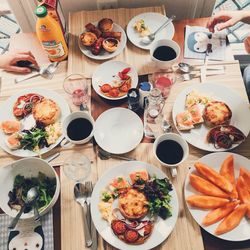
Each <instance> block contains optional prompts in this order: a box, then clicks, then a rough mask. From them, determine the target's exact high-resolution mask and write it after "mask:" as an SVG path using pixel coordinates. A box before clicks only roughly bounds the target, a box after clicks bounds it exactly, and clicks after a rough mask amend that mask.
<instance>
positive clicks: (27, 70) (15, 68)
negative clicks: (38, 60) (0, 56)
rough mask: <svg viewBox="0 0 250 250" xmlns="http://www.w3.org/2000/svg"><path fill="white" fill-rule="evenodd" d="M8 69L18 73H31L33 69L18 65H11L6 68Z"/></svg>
mask: <svg viewBox="0 0 250 250" xmlns="http://www.w3.org/2000/svg"><path fill="white" fill-rule="evenodd" d="M6 71H11V72H16V73H23V74H25V73H30V72H31V69H29V68H22V67H18V66H10V67H8V68H7V69H6Z"/></svg>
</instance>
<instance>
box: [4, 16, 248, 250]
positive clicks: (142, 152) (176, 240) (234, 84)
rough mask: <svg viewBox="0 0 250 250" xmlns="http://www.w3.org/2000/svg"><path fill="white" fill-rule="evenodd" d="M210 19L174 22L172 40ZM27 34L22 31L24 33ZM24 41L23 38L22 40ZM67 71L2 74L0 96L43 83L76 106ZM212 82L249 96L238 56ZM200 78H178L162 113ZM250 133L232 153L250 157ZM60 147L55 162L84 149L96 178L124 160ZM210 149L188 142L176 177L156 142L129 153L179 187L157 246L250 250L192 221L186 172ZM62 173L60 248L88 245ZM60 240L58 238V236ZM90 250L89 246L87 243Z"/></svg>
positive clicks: (87, 147) (103, 245) (63, 65)
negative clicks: (171, 221) (48, 76)
mask: <svg viewBox="0 0 250 250" xmlns="http://www.w3.org/2000/svg"><path fill="white" fill-rule="evenodd" d="M205 22H206V19H195V20H189V21H188V20H184V21H178V22H176V23H175V28H176V34H175V37H174V39H175V40H176V41H178V43H179V44H183V37H184V36H183V32H184V30H183V28H184V26H185V25H186V24H196V25H200V24H204V23H205ZM24 37H25V36H23V38H24ZM19 42H20V43H21V41H20V40H19ZM39 49H40V50H41V48H39V47H31V48H30V50H31V51H37V50H39ZM66 72H67V65H66V62H62V63H61V64H60V66H59V69H58V70H57V72H56V74H55V76H54V78H53V79H52V80H50V81H48V80H44V79H42V78H40V77H39V78H36V79H33V80H28V81H26V82H23V83H20V84H18V85H14V81H13V79H14V75H13V74H8V73H3V75H2V86H1V97H0V101H1V102H3V101H4V100H6V98H8V97H9V96H11V95H12V94H14V93H16V92H18V91H19V90H21V89H24V88H30V87H34V88H35V87H42V88H48V89H51V90H54V91H56V92H58V93H59V94H61V95H62V96H64V97H65V98H66V100H67V101H68V102H69V104H70V106H71V108H72V110H75V109H76V107H74V106H73V105H72V104H71V100H70V99H69V97H68V96H67V95H66V94H65V93H64V91H63V88H62V82H63V80H64V78H65V76H66ZM208 80H209V81H216V82H217V83H219V84H222V85H225V86H228V87H230V88H232V89H234V90H235V91H236V92H237V93H238V94H239V95H240V96H241V97H242V98H243V99H245V100H247V95H246V92H245V88H244V84H243V81H242V78H241V73H240V69H239V63H238V61H229V62H227V63H225V75H221V76H210V77H208ZM199 83H200V80H199V79H198V78H197V79H194V80H192V81H189V82H178V83H176V84H175V85H174V86H173V88H172V90H171V94H170V96H169V98H168V99H167V101H166V105H165V109H164V114H165V116H166V119H168V120H171V109H172V106H173V103H174V101H175V99H176V97H177V95H178V94H179V93H180V92H181V91H182V90H183V88H186V87H187V86H190V85H192V84H199ZM98 98H99V97H96V98H94V99H93V100H94V102H97V103H98V105H99V106H101V105H103V103H102V101H101V100H99V99H98ZM93 100H92V114H93V116H95V117H96V116H98V115H97V114H96V112H100V110H99V111H98V110H94V107H97V106H98V105H95V104H94V103H93ZM249 148H250V137H248V138H247V140H246V141H245V142H244V143H242V144H241V145H240V146H239V147H237V149H235V150H233V152H235V153H238V154H241V155H243V156H245V157H248V158H250V150H249ZM55 151H60V152H61V155H60V157H59V158H57V159H56V160H54V161H53V162H52V165H54V166H58V165H61V164H62V162H63V161H64V159H66V158H68V157H70V154H71V153H72V152H74V151H81V152H83V153H84V154H86V155H87V156H88V157H89V158H90V160H91V162H92V164H91V169H92V174H91V177H90V178H91V179H92V181H94V182H95V181H96V180H98V179H99V178H100V177H101V176H102V174H103V173H104V172H105V171H106V170H107V169H109V168H111V167H112V166H115V165H117V164H119V163H120V162H121V161H119V160H114V159H110V160H107V161H103V160H100V159H99V158H98V157H97V155H96V153H95V148H93V147H92V144H85V145H83V146H77V147H74V148H72V149H62V148H56V149H55V150H53V152H51V153H54V152H55ZM205 154H206V152H204V151H202V150H199V149H197V148H194V147H193V146H191V145H190V155H189V157H188V159H187V161H185V162H184V163H183V164H182V165H181V166H180V167H179V169H178V176H177V178H175V179H173V178H171V176H170V175H169V172H168V171H167V170H166V169H165V168H163V167H161V166H160V164H159V163H158V162H157V161H156V160H155V159H154V156H153V152H152V143H141V144H140V145H139V146H138V147H137V148H136V149H135V150H133V151H132V152H130V153H129V155H130V156H132V157H135V158H136V159H137V160H141V161H145V162H148V163H150V164H152V165H155V166H157V167H159V168H161V169H162V170H163V171H164V172H165V173H166V174H167V175H168V176H169V178H170V179H171V181H172V182H173V185H174V186H175V188H176V191H177V193H178V198H179V206H180V210H179V217H178V220H177V223H176V226H175V228H174V230H173V232H172V233H171V234H170V236H169V237H168V239H167V240H166V241H164V242H163V243H162V244H161V245H160V246H158V247H157V248H156V249H177V250H182V249H185V250H186V249H187V250H193V249H194V250H196V249H197V250H201V249H209V250H210V249H211V250H212V249H213V250H217V249H218V250H219V249H235V248H237V249H240V248H241V249H242V248H244V249H247V247H248V246H249V245H250V242H249V241H248V242H242V243H231V242H230V243H228V242H225V241H222V240H219V239H217V238H215V237H213V236H211V235H209V234H207V233H205V232H202V233H201V230H200V227H199V226H198V225H197V223H196V222H195V221H194V220H193V218H192V216H191V214H190V213H189V211H188V209H187V207H186V205H185V201H184V196H183V184H184V181H185V177H186V174H187V172H188V167H189V166H191V165H193V163H194V162H195V161H197V160H198V159H199V158H200V157H202V156H204V155H205ZM0 159H1V166H4V165H6V164H7V163H9V162H11V161H13V160H16V159H17V158H15V157H12V156H10V155H8V154H7V153H5V152H4V151H2V150H0ZM60 178H61V249H62V250H80V249H84V238H83V231H82V230H83V225H82V219H81V216H82V214H81V208H80V206H79V205H78V204H77V203H76V202H75V201H74V200H73V185H74V183H73V182H72V181H69V180H68V179H67V178H66V177H65V175H64V173H63V171H60ZM56 240H57V239H55V241H56ZM86 249H87V248H86ZM98 249H113V248H112V247H111V246H110V245H109V244H107V243H106V242H104V241H103V240H102V239H101V237H99V248H98Z"/></svg>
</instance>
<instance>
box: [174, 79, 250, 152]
mask: <svg viewBox="0 0 250 250" xmlns="http://www.w3.org/2000/svg"><path fill="white" fill-rule="evenodd" d="M193 90H195V91H197V92H199V93H201V94H205V95H206V94H207V95H208V96H210V97H212V98H213V99H215V100H218V101H222V102H225V103H226V104H227V105H228V106H229V108H230V109H231V110H232V118H231V121H230V125H233V126H235V127H236V128H238V129H239V130H241V131H242V132H243V134H244V135H245V136H246V137H247V136H248V134H249V131H250V126H249V121H250V110H249V108H248V104H247V102H246V101H244V100H243V99H242V98H241V97H240V96H239V95H238V94H237V93H236V92H234V91H233V90H231V89H229V88H227V87H225V86H222V85H219V84H213V83H204V84H199V85H193V86H190V87H188V88H186V89H184V90H183V91H182V92H181V93H180V94H179V95H178V96H177V98H176V100H175V102H174V106H173V110H172V119H173V121H174V124H175V127H176V129H177V130H178V128H177V125H176V115H177V114H178V113H181V112H183V111H184V110H185V100H186V95H187V94H188V93H190V92H191V91H193ZM209 130H210V128H209V127H207V126H205V125H204V124H202V125H200V126H197V127H195V128H193V129H191V130H190V131H180V130H178V132H179V134H180V135H181V136H182V137H183V138H184V139H185V140H186V141H187V142H188V143H190V144H191V145H193V146H195V147H197V148H199V149H203V150H206V151H210V152H216V151H226V149H224V148H218V149H216V148H215V147H214V145H213V144H212V143H207V142H206V136H207V133H208V132H209ZM238 145H239V144H234V145H233V146H232V147H231V148H230V150H231V149H233V148H235V147H237V146H238Z"/></svg>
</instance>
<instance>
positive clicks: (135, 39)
mask: <svg viewBox="0 0 250 250" xmlns="http://www.w3.org/2000/svg"><path fill="white" fill-rule="evenodd" d="M140 19H143V20H144V21H145V24H146V26H148V28H149V30H150V32H151V33H153V32H155V31H156V30H157V29H158V28H159V27H160V26H161V25H162V24H163V23H164V22H166V21H167V20H168V17H166V16H164V15H162V14H159V13H154V12H147V13H142V14H139V15H137V16H135V17H133V18H132V19H131V20H130V21H129V23H128V25H127V35H128V39H129V40H130V42H131V43H133V44H134V45H135V46H137V47H139V48H141V49H146V50H149V49H150V46H151V44H149V45H145V44H143V43H142V42H141V39H142V37H141V36H140V34H139V33H138V32H137V31H136V30H135V29H134V24H135V23H136V21H138V20H140ZM173 37H174V25H173V23H169V24H168V25H167V26H166V27H164V28H163V29H162V30H161V31H159V32H158V33H157V34H156V36H155V41H156V40H160V39H170V40H171V39H172V38H173Z"/></svg>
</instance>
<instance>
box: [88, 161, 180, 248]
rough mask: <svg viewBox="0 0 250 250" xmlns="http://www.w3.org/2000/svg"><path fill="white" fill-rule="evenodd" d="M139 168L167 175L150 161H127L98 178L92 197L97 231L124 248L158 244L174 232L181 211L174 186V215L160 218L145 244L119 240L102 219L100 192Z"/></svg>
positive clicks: (115, 244) (161, 175)
mask: <svg viewBox="0 0 250 250" xmlns="http://www.w3.org/2000/svg"><path fill="white" fill-rule="evenodd" d="M137 168H140V169H146V170H147V171H148V173H149V175H151V176H153V175H156V176H157V177H158V178H165V177H166V175H165V174H164V173H163V172H162V171H161V170H160V169H158V168H156V167H154V166H152V165H149V164H148V163H145V162H139V161H131V162H125V163H123V164H121V165H118V166H115V167H113V168H111V169H109V170H108V171H107V172H106V173H105V174H104V175H103V176H102V177H101V178H100V179H99V180H98V182H97V183H96V185H95V188H94V190H93V193H92V197H91V214H94V215H95V216H93V217H92V219H93V222H94V225H95V227H96V229H97V231H98V232H99V234H100V235H101V236H102V237H103V238H104V240H106V241H107V242H108V243H109V244H111V245H112V246H114V247H116V248H118V249H122V250H133V249H134V250H145V249H151V248H154V247H156V246H158V245H159V244H161V243H162V242H163V241H164V240H165V239H166V238H167V237H168V236H169V234H170V233H171V232H172V230H173V228H174V226H175V223H176V221H177V217H178V213H179V204H178V197H177V193H176V191H175V188H174V186H173V190H172V191H171V192H170V195H171V196H172V198H171V202H170V205H171V207H172V216H171V217H169V218H167V219H166V220H163V219H161V218H158V219H157V221H156V222H155V225H154V229H153V232H152V234H151V235H150V237H149V238H148V239H147V241H146V242H145V243H144V244H142V245H129V244H126V243H124V242H123V241H121V240H119V239H118V238H117V236H115V235H114V234H113V232H112V229H111V227H110V226H109V225H108V223H107V221H105V220H104V219H102V217H101V214H100V212H99V209H98V203H99V202H100V193H101V191H102V190H103V189H105V188H106V187H107V186H108V184H109V183H110V182H111V181H112V179H114V178H115V177H117V176H121V175H122V176H124V177H128V175H129V173H130V172H132V171H135V169H137Z"/></svg>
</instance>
